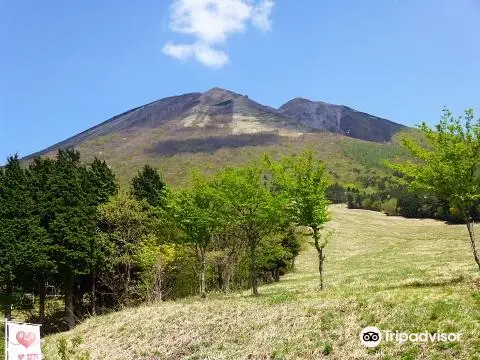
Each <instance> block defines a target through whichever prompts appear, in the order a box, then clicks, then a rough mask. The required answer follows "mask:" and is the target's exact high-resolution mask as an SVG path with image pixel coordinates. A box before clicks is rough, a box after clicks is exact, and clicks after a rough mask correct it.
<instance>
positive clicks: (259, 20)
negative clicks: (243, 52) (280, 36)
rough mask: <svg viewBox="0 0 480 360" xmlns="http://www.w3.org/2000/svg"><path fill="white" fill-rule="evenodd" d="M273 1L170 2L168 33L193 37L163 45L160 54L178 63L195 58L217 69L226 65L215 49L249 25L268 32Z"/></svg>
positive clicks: (195, 0) (224, 56)
mask: <svg viewBox="0 0 480 360" xmlns="http://www.w3.org/2000/svg"><path fill="white" fill-rule="evenodd" d="M274 4H275V2H274V0H174V2H173V4H172V6H171V13H170V24H169V27H170V30H172V31H173V32H176V33H179V34H185V35H189V36H192V37H194V39H195V41H194V42H193V43H192V44H173V43H171V42H169V43H167V44H166V45H165V46H164V47H163V52H164V53H165V54H166V55H168V56H172V57H174V58H177V59H180V60H187V59H189V58H192V57H193V58H195V59H196V60H197V61H199V62H200V63H202V64H204V65H207V66H210V67H213V68H220V67H222V66H224V65H225V64H227V63H228V62H229V57H228V55H227V54H226V53H225V52H224V51H222V50H219V49H218V47H219V46H221V45H224V44H225V43H226V42H227V40H228V37H229V36H230V35H232V34H235V33H241V32H244V31H245V29H246V28H247V26H248V24H249V22H251V23H252V24H253V26H254V27H256V28H258V29H260V30H262V31H269V30H270V29H271V20H270V14H271V11H272V8H273V6H274Z"/></svg>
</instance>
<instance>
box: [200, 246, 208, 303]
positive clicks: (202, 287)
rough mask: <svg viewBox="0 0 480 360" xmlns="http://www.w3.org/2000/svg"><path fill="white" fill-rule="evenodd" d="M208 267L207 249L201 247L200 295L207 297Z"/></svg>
mask: <svg viewBox="0 0 480 360" xmlns="http://www.w3.org/2000/svg"><path fill="white" fill-rule="evenodd" d="M206 269H207V262H206V260H205V251H204V249H200V296H201V297H202V298H205V297H207V294H206V290H205V288H206V287H205V271H206Z"/></svg>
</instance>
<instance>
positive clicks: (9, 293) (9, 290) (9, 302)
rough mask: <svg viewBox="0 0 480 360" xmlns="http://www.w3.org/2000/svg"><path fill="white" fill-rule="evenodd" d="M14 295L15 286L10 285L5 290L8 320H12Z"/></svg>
mask: <svg viewBox="0 0 480 360" xmlns="http://www.w3.org/2000/svg"><path fill="white" fill-rule="evenodd" d="M12 293H13V286H12V285H11V284H8V285H7V287H6V289H5V298H6V301H5V318H6V319H7V320H12Z"/></svg>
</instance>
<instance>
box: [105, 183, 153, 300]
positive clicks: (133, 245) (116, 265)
mask: <svg viewBox="0 0 480 360" xmlns="http://www.w3.org/2000/svg"><path fill="white" fill-rule="evenodd" d="M149 211H151V208H150V206H149V205H148V204H147V202H146V201H138V200H136V199H135V198H133V196H131V195H130V194H128V193H125V192H120V193H119V194H117V195H115V196H113V197H111V198H110V200H109V202H108V203H105V204H103V205H101V206H100V207H99V209H98V227H99V234H98V236H99V239H100V244H101V246H102V249H103V252H104V254H105V256H106V261H105V268H104V269H103V271H102V272H101V275H100V283H101V286H102V287H104V288H106V289H105V291H106V292H107V293H109V294H112V298H111V299H110V300H108V301H107V302H108V303H110V304H111V305H113V306H118V305H128V304H130V303H132V302H136V301H139V300H141V299H143V298H144V295H145V294H142V293H141V292H140V290H139V285H140V283H141V282H142V273H143V272H144V271H147V270H148V269H149V268H150V267H153V265H154V264H155V263H156V253H157V252H158V248H157V244H156V239H155V236H154V234H153V233H152V230H151V228H150V217H149Z"/></svg>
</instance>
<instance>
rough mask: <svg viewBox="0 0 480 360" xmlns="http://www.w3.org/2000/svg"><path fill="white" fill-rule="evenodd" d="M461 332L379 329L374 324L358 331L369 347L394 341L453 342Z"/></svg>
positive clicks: (361, 339) (362, 340)
mask: <svg viewBox="0 0 480 360" xmlns="http://www.w3.org/2000/svg"><path fill="white" fill-rule="evenodd" d="M461 336H462V333H440V332H436V333H430V332H428V331H424V332H421V333H407V332H400V331H391V330H380V329H379V328H377V327H375V326H367V327H366V328H364V329H363V330H362V331H361V332H360V342H361V343H362V344H363V345H364V346H366V347H369V348H373V347H377V346H378V345H379V344H380V342H381V341H382V339H383V340H385V341H395V342H398V343H400V344H403V343H404V342H407V341H410V342H454V341H459V340H460V337H461Z"/></svg>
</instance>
